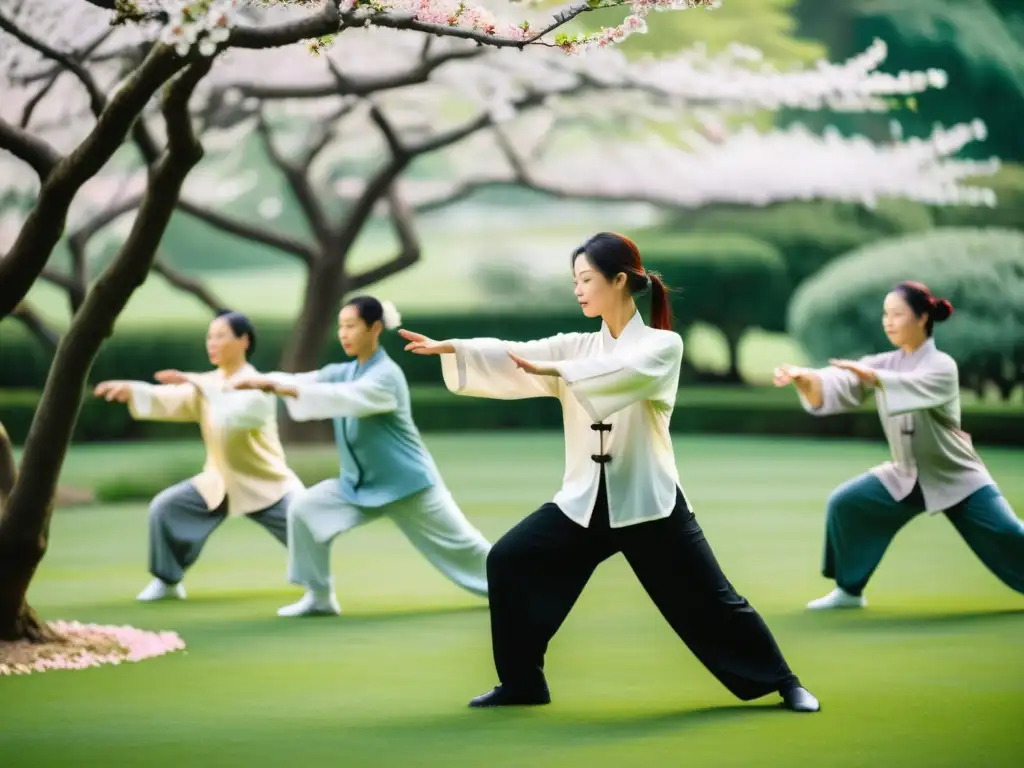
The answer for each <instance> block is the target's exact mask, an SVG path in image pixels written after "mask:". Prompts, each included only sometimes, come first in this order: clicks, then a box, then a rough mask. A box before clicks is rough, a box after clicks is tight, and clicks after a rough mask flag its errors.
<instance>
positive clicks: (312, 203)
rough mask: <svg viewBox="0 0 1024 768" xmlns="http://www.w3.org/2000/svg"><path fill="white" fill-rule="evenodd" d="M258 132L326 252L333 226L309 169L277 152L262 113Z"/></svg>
mask: <svg viewBox="0 0 1024 768" xmlns="http://www.w3.org/2000/svg"><path fill="white" fill-rule="evenodd" d="M256 132H257V134H259V136H260V138H261V139H262V140H263V146H264V148H265V149H266V151H267V157H269V158H270V161H271V162H272V163H273V164H274V165H275V166H277V168H278V169H279V170H280V171H281V173H282V174H283V175H284V177H285V180H286V181H287V182H288V186H289V187H290V188H291V191H292V194H293V195H295V199H296V200H297V201H298V203H299V207H301V208H302V212H303V213H304V214H305V216H306V221H307V222H309V227H310V229H311V230H312V232H313V237H314V238H316V241H317V244H318V245H319V247H320V249H321V250H326V248H327V246H328V244H329V243H330V242H331V240H332V238H333V232H332V230H331V225H330V224H329V223H328V221H327V215H326V214H325V213H324V210H323V208H322V207H321V206H320V202H319V201H318V200H317V197H316V193H315V192H314V191H313V188H312V186H310V183H309V180H308V179H307V178H306V170H308V168H301V167H298V166H296V165H294V164H293V163H290V162H288V161H287V160H286V159H285V158H284V156H283V155H281V153H280V152H278V151H277V147H276V146H275V144H274V139H273V137H272V136H271V135H270V126H269V125H267V122H266V119H265V118H264V116H263V113H262V112H260V113H259V115H258V119H257V122H256Z"/></svg>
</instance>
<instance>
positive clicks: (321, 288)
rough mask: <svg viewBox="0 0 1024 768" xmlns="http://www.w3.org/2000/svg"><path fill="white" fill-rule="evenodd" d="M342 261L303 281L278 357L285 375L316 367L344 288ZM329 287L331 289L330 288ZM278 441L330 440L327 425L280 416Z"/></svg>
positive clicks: (320, 268)
mask: <svg viewBox="0 0 1024 768" xmlns="http://www.w3.org/2000/svg"><path fill="white" fill-rule="evenodd" d="M343 271H344V259H341V260H339V261H338V263H330V264H323V263H320V264H317V265H315V266H314V267H313V268H311V269H310V270H309V275H308V277H307V278H306V291H305V298H304V300H303V303H302V311H301V312H300V313H299V318H298V322H296V324H295V327H294V329H293V330H292V334H291V337H290V338H289V339H288V343H287V344H286V345H285V348H284V352H283V353H282V355H281V370H283V371H287V372H289V373H301V372H303V371H313V370H316V369H317V368H318V367H319V366H320V352H321V350H323V348H324V346H325V344H326V343H327V338H328V334H329V333H330V329H331V328H333V327H334V324H335V319H336V316H337V313H338V310H339V309H340V306H339V305H340V303H341V299H342V298H343V297H344V295H345V287H344V285H343V280H342V278H341V275H342V274H343ZM331 286H334V287H333V289H332V288H331ZM280 427H281V438H282V439H283V440H284V441H285V442H288V443H314V442H323V441H325V440H330V439H331V432H330V422H327V421H322V422H320V421H305V422H298V421H292V420H291V419H290V418H289V417H288V415H287V413H284V414H283V415H282V417H281V421H280Z"/></svg>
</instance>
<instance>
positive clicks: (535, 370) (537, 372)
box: [508, 352, 561, 376]
mask: <svg viewBox="0 0 1024 768" xmlns="http://www.w3.org/2000/svg"><path fill="white" fill-rule="evenodd" d="M508 356H509V357H511V358H512V362H514V363H515V364H516V368H519V369H521V370H523V371H526V372H527V373H532V374H533V375H534V376H560V375H561V374H560V373H559V372H558V371H557V370H555V369H554V368H551V367H549V366H543V365H537V363H531V362H530V361H529V360H524V359H523V358H521V357H519V355H516V354H514V353H512V352H509V353H508Z"/></svg>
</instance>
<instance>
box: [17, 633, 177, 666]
mask: <svg viewBox="0 0 1024 768" xmlns="http://www.w3.org/2000/svg"><path fill="white" fill-rule="evenodd" d="M49 627H50V629H52V630H53V631H54V632H56V633H57V635H58V638H57V639H56V640H54V641H51V642H46V643H29V642H22V641H19V642H3V641H0V675H28V674H31V673H33V672H46V671H48V670H53V669H87V668H89V667H99V666H102V665H104V664H114V665H117V664H121V663H122V662H126V661H129V662H137V661H142V660H143V659H152V658H155V657H157V656H163V655H165V654H168V653H173V652H174V651H182V650H184V649H185V641H184V640H182V639H181V637H180V636H179V635H178V634H177V633H176V632H148V631H146V630H143V629H137V628H136V627H129V626H120V627H115V626H105V625H100V624H82V623H80V622H77V621H51V622H49Z"/></svg>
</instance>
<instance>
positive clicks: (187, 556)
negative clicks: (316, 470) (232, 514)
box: [149, 480, 292, 584]
mask: <svg viewBox="0 0 1024 768" xmlns="http://www.w3.org/2000/svg"><path fill="white" fill-rule="evenodd" d="M291 497H292V494H287V495H285V497H284V498H282V499H280V500H279V501H278V502H276V503H275V504H273V505H271V506H269V507H267V508H266V509H261V510H260V511H259V512H253V513H252V514H249V515H246V517H247V518H249V519H250V520H252V521H253V522H256V523H259V524H260V525H262V526H263V527H264V528H266V529H267V530H268V531H269V532H270V533H271V535H272V536H273V537H274V538H275V539H277V540H278V541H280V542H281V543H282V544H284V545H285V546H286V547H287V546H288V504H289V502H290V501H291ZM227 516H228V512H227V500H226V499H225V500H224V503H222V504H221V505H220V506H219V507H217V509H213V510H211V509H209V508H208V507H207V506H206V501H205V500H204V499H203V497H202V496H201V495H200V494H199V491H197V490H196V487H195V486H194V485H193V484H192V481H191V480H185V481H184V482H181V483H178V484H177V485H172V486H171V487H170V488H167V489H166V490H163V491H161V492H160V493H159V494H157V496H156V498H154V499H153V501H152V503H151V504H150V505H149V572H150V573H151V574H153V575H154V576H156V577H157V578H158V579H160V580H161V581H163V582H164V583H166V584H177V583H178V582H179V581H181V580H182V578H183V577H184V575H185V571H186V570H188V568H189V567H190V566H191V565H192V564H193V563H195V561H196V560H197V559H198V558H199V553H200V552H202V550H203V545H204V544H206V540H207V539H208V538H210V534H212V533H213V532H214V531H215V530H216V529H217V527H218V526H219V525H220V524H221V523H223V522H224V520H226V519H227Z"/></svg>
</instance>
